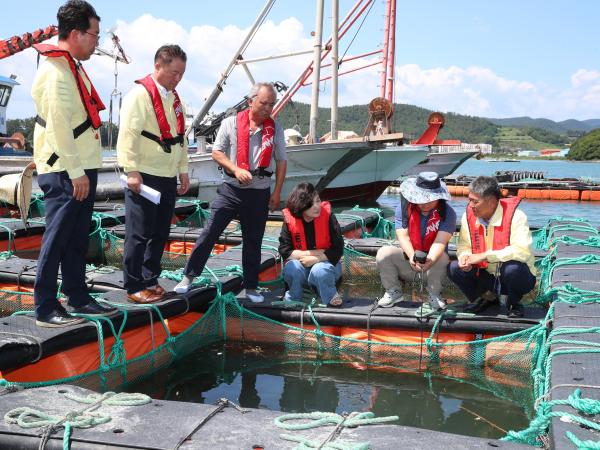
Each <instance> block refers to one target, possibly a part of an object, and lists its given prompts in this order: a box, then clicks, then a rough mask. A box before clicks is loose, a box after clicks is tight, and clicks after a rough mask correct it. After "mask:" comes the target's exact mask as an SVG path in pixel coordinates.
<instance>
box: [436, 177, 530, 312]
mask: <svg viewBox="0 0 600 450" xmlns="http://www.w3.org/2000/svg"><path fill="white" fill-rule="evenodd" d="M519 200H520V199H519V198H518V197H508V198H500V188H499V186H498V182H497V181H496V179H495V178H494V177H485V176H480V177H477V178H475V180H473V181H472V182H471V184H470V185H469V203H468V205H467V210H466V212H465V213H464V214H463V216H462V222H461V226H460V235H459V237H458V245H457V251H456V253H457V257H458V261H453V262H451V263H450V265H449V266H448V277H449V278H450V279H451V280H452V281H453V282H454V283H455V284H456V285H457V286H458V287H459V288H460V290H461V291H462V292H463V293H464V294H465V295H466V297H467V299H468V300H469V302H470V303H469V304H468V305H467V306H466V307H465V312H471V313H475V314H477V313H480V312H483V311H484V310H485V309H487V308H488V307H489V306H491V305H492V304H493V303H495V302H496V300H495V299H494V300H490V299H489V298H487V297H486V296H485V295H483V294H485V293H486V291H491V292H492V293H493V294H496V295H502V296H506V303H507V305H506V306H507V307H508V316H509V317H522V316H523V307H522V306H521V304H520V303H519V302H520V300H521V297H523V295H525V294H526V293H528V292H529V291H531V290H532V289H533V288H534V286H535V273H536V271H535V266H534V264H535V258H534V256H533V253H532V250H531V242H532V238H531V231H530V230H529V224H528V223H527V216H526V215H525V213H524V212H523V211H521V210H520V209H517V206H518V204H519Z"/></svg>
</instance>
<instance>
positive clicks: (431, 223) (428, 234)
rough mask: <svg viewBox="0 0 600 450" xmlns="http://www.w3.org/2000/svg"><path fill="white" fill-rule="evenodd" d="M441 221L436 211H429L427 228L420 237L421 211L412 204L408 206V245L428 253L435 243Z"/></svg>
mask: <svg viewBox="0 0 600 450" xmlns="http://www.w3.org/2000/svg"><path fill="white" fill-rule="evenodd" d="M441 221H442V219H441V217H440V213H439V211H438V210H437V209H434V210H433V211H431V214H429V217H428V218H427V226H426V227H425V237H424V238H422V237H421V210H420V209H419V207H418V206H416V205H413V204H412V203H409V204H408V235H409V237H410V243H411V244H412V246H413V248H414V249H415V250H421V251H423V252H428V251H429V249H430V248H431V245H432V244H433V241H435V238H436V236H437V233H438V230H439V229H440V222H441Z"/></svg>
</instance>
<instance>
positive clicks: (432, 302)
mask: <svg viewBox="0 0 600 450" xmlns="http://www.w3.org/2000/svg"><path fill="white" fill-rule="evenodd" d="M429 306H430V307H431V309H432V310H434V311H444V310H445V309H446V308H448V304H447V303H446V300H444V299H443V298H441V297H440V296H439V295H434V294H429Z"/></svg>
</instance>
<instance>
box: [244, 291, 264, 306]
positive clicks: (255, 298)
mask: <svg viewBox="0 0 600 450" xmlns="http://www.w3.org/2000/svg"><path fill="white" fill-rule="evenodd" d="M246 298H247V299H248V300H250V301H251V302H252V303H262V302H264V301H265V298H264V297H263V296H262V294H260V293H259V292H258V291H257V290H256V289H246Z"/></svg>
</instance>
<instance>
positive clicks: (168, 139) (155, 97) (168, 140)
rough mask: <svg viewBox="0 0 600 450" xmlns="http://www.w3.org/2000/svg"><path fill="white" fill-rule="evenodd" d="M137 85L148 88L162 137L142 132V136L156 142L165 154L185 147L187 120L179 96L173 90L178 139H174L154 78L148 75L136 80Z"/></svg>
mask: <svg viewBox="0 0 600 450" xmlns="http://www.w3.org/2000/svg"><path fill="white" fill-rule="evenodd" d="M135 82H136V83H138V84H141V85H142V86H144V87H145V88H146V91H148V94H149V95H150V100H151V101H152V107H153V108H154V114H156V121H157V122H158V129H159V130H160V136H157V135H155V134H154V133H150V132H149V131H146V130H144V131H142V133H141V134H142V136H144V137H146V138H148V139H150V140H151V141H154V142H156V143H157V144H158V145H160V146H161V147H162V149H163V150H164V151H165V153H171V146H172V145H175V144H179V145H181V146H182V147H183V136H184V135H185V118H184V117H183V108H182V107H181V100H180V99H179V94H177V91H175V90H174V89H173V95H174V96H175V100H173V109H174V110H175V117H176V118H177V137H173V135H172V134H171V125H169V121H168V120H167V115H166V114H165V108H164V107H163V102H162V98H161V96H160V93H159V92H158V88H157V87H156V83H155V81H154V80H153V79H152V76H150V75H147V76H145V77H144V78H142V79H140V80H135Z"/></svg>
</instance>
